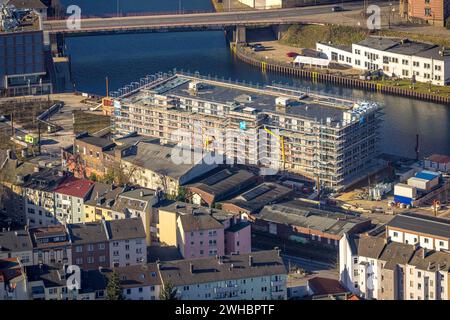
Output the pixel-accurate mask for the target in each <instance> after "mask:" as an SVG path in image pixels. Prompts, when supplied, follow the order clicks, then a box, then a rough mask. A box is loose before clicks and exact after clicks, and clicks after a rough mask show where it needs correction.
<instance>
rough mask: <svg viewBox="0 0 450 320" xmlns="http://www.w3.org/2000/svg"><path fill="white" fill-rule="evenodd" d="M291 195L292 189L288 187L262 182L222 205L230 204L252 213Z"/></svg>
mask: <svg viewBox="0 0 450 320" xmlns="http://www.w3.org/2000/svg"><path fill="white" fill-rule="evenodd" d="M291 193H292V189H290V188H288V187H285V186H282V185H280V184H277V183H270V182H264V183H262V184H260V185H258V186H256V187H255V188H253V189H250V190H248V191H246V192H244V193H242V194H240V195H239V196H237V197H235V198H234V199H232V200H229V201H225V202H224V203H231V204H233V205H235V206H237V207H240V208H243V209H246V210H248V211H249V212H251V213H254V212H258V211H259V210H260V209H262V208H263V207H264V206H265V205H268V204H270V203H274V202H276V201H279V200H281V199H284V198H286V197H287V196H288V195H289V194H291Z"/></svg>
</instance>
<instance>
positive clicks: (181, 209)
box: [159, 201, 234, 221]
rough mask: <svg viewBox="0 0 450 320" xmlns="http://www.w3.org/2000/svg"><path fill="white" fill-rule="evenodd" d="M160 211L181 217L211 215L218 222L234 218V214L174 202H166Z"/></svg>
mask: <svg viewBox="0 0 450 320" xmlns="http://www.w3.org/2000/svg"><path fill="white" fill-rule="evenodd" d="M159 209H160V210H164V211H167V212H173V213H178V214H180V215H188V214H190V215H192V213H196V214H197V215H200V214H202V215H210V216H212V217H213V218H214V219H216V220H217V221H224V220H228V219H230V218H231V217H233V216H234V214H232V213H230V212H227V211H224V210H219V209H215V208H207V207H202V206H197V205H193V204H189V203H185V202H180V201H174V202H168V203H167V202H166V203H164V204H163V205H162V206H160V207H159Z"/></svg>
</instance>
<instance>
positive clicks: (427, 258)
mask: <svg viewBox="0 0 450 320" xmlns="http://www.w3.org/2000/svg"><path fill="white" fill-rule="evenodd" d="M409 265H412V266H415V267H416V268H419V269H421V270H427V271H434V272H435V271H438V270H441V271H445V272H449V271H450V253H449V252H444V251H430V250H427V249H424V248H420V249H419V250H417V251H416V252H415V253H414V255H413V257H412V258H411V260H410V261H409Z"/></svg>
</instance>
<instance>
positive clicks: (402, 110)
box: [62, 0, 450, 157]
mask: <svg viewBox="0 0 450 320" xmlns="http://www.w3.org/2000/svg"><path fill="white" fill-rule="evenodd" d="M62 3H63V4H65V5H69V4H77V5H79V6H80V7H81V9H82V13H83V14H86V15H99V14H110V15H114V14H116V13H117V8H119V11H120V12H124V13H132V12H155V13H156V12H159V13H161V12H168V11H177V10H179V9H180V8H181V9H182V10H184V11H205V10H211V9H212V6H211V3H210V0H120V1H118V0H95V1H92V0H78V1H76V0H62ZM66 44H67V48H68V52H69V54H70V55H71V59H72V71H73V77H74V81H75V85H76V89H77V90H78V91H82V92H89V93H95V94H104V93H105V77H108V78H109V80H110V89H111V90H114V89H118V88H119V87H121V86H123V85H125V84H129V83H131V82H133V81H136V80H139V79H140V78H141V77H144V76H145V75H146V74H152V73H155V72H159V71H169V70H172V69H174V68H176V69H178V70H184V71H191V72H194V71H199V72H200V73H201V74H203V75H208V74H209V75H212V76H215V75H217V76H218V77H219V78H221V77H225V78H226V79H228V78H232V79H239V80H240V81H242V80H243V81H246V82H252V83H254V84H255V83H260V84H263V83H269V84H271V83H272V82H277V83H280V82H281V83H283V84H289V85H294V86H296V87H299V88H303V89H309V90H313V91H319V92H322V93H328V94H333V95H339V96H343V97H349V98H357V99H370V100H374V101H377V102H379V103H382V104H383V105H384V106H385V108H384V112H385V118H384V120H385V121H384V123H383V127H382V132H383V135H382V143H381V148H382V151H383V152H387V153H394V154H398V155H401V156H409V157H414V156H415V152H414V147H415V139H416V134H419V136H420V155H421V156H427V155H429V154H431V153H436V152H440V153H444V154H450V106H445V105H440V104H435V103H429V102H422V101H417V100H413V99H408V98H402V97H395V96H389V95H381V94H377V93H372V92H364V91H362V90H354V89H349V88H342V87H338V86H334V85H327V84H320V83H319V84H313V83H311V82H309V81H306V80H300V79H292V78H289V77H284V76H279V75H274V74H271V73H266V74H264V73H262V72H261V71H260V70H258V69H257V68H254V67H251V66H249V65H246V64H244V63H242V62H240V61H237V60H236V59H234V57H233V55H232V54H231V52H230V50H229V47H228V45H227V43H226V41H225V37H224V33H223V32H212V31H207V32H183V33H153V34H137V35H136V34H135V35H112V36H89V37H80V38H67V39H66Z"/></svg>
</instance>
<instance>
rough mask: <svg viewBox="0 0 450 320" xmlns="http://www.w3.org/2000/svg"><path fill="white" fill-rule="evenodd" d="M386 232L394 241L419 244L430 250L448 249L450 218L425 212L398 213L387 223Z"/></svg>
mask: <svg viewBox="0 0 450 320" xmlns="http://www.w3.org/2000/svg"><path fill="white" fill-rule="evenodd" d="M386 234H387V236H388V237H390V239H391V240H392V241H395V242H400V243H406V244H418V245H419V246H420V247H422V248H425V249H428V250H436V251H442V250H444V251H448V250H449V243H450V220H449V219H444V218H437V217H433V216H429V215H425V214H417V213H402V214H398V215H396V216H395V217H394V219H392V220H391V221H389V222H388V223H387V224H386Z"/></svg>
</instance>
